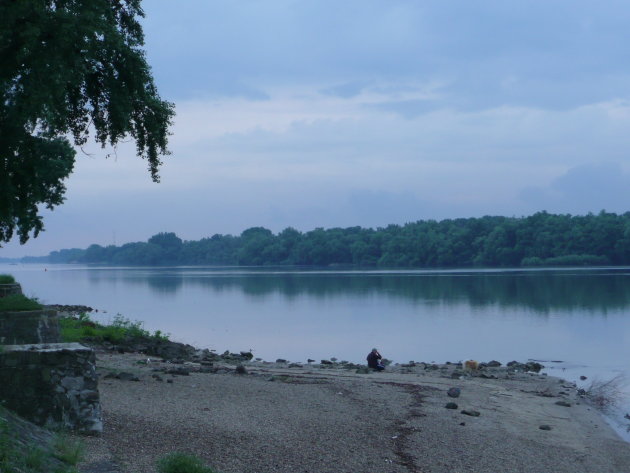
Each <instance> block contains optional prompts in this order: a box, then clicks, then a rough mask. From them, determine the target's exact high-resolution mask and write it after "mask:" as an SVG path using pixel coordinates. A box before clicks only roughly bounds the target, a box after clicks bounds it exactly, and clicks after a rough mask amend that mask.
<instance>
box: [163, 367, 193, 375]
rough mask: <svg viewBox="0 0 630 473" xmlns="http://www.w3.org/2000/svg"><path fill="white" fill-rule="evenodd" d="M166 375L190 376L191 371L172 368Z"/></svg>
mask: <svg viewBox="0 0 630 473" xmlns="http://www.w3.org/2000/svg"><path fill="white" fill-rule="evenodd" d="M165 373H166V374H172V375H177V376H189V375H190V370H189V369H188V368H183V367H182V368H170V369H167V370H166V371H165Z"/></svg>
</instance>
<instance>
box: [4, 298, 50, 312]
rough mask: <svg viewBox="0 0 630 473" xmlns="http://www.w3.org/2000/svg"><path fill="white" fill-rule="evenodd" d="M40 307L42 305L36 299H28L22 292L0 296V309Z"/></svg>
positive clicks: (17, 309) (32, 308)
mask: <svg viewBox="0 0 630 473" xmlns="http://www.w3.org/2000/svg"><path fill="white" fill-rule="evenodd" d="M41 308H42V305H41V304H40V303H39V302H37V299H30V298H28V297H26V296H25V295H23V294H12V295H10V296H6V297H0V311H9V310H11V311H25V310H39V309H41Z"/></svg>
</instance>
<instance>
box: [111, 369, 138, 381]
mask: <svg viewBox="0 0 630 473" xmlns="http://www.w3.org/2000/svg"><path fill="white" fill-rule="evenodd" d="M116 379H120V380H121V381H140V378H138V377H137V376H136V375H134V374H132V373H127V372H124V371H123V372H122V373H118V374H117V375H116Z"/></svg>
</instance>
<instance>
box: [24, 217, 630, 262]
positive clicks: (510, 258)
mask: <svg viewBox="0 0 630 473" xmlns="http://www.w3.org/2000/svg"><path fill="white" fill-rule="evenodd" d="M30 260H31V261H32V259H30ZM47 260H48V261H50V262H81V263H108V264H134V265H175V264H187V265H240V266H262V265H306V266H330V265H354V266H361V267H370V266H371V267H374V266H378V267H392V268H427V267H430V268H435V267H473V266H476V267H518V266H550V265H559V266H565V265H566V266H575V265H601V264H611V265H626V264H630V212H628V213H625V214H623V215H617V214H613V213H606V212H600V213H599V214H598V215H593V214H589V215H584V216H571V215H553V214H549V213H547V212H539V213H536V214H534V215H531V216H529V217H524V218H514V217H511V218H510V217H482V218H466V219H464V218H462V219H447V220H442V221H435V220H422V221H418V222H413V223H407V224H405V225H389V226H387V227H385V228H378V229H372V228H361V227H349V228H330V229H324V228H316V229H314V230H311V231H309V232H304V233H303V232H300V231H298V230H296V229H294V228H286V229H284V230H283V231H281V232H280V233H278V234H277V235H274V234H273V232H271V231H270V230H268V229H266V228H263V227H253V228H249V229H247V230H245V231H244V232H243V233H241V234H240V235H239V236H231V235H213V236H212V237H210V238H203V239H201V240H198V241H182V240H181V239H180V238H179V237H177V235H175V233H158V234H157V235H154V236H152V237H151V238H149V240H148V241H147V242H138V243H127V244H125V245H123V246H120V247H116V246H107V247H102V246H99V245H91V246H90V247H88V248H87V249H85V250H78V249H72V250H61V251H55V252H52V253H51V254H50V255H49V256H48V259H47Z"/></svg>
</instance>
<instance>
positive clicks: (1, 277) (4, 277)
mask: <svg viewBox="0 0 630 473" xmlns="http://www.w3.org/2000/svg"><path fill="white" fill-rule="evenodd" d="M14 283H15V278H14V277H13V276H11V275H10V274H0V284H14Z"/></svg>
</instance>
